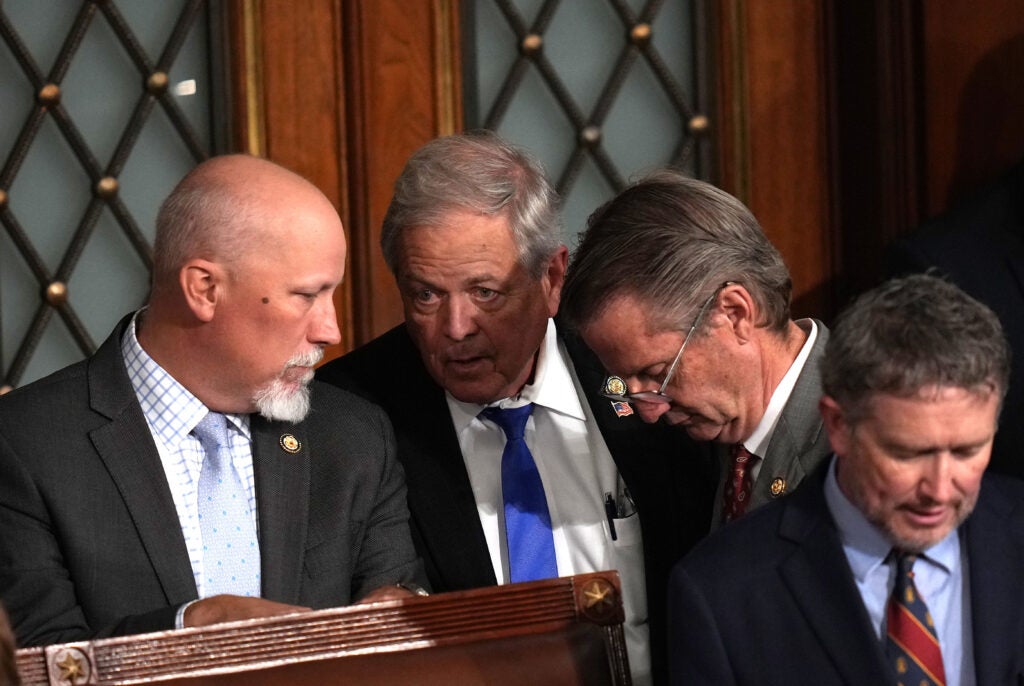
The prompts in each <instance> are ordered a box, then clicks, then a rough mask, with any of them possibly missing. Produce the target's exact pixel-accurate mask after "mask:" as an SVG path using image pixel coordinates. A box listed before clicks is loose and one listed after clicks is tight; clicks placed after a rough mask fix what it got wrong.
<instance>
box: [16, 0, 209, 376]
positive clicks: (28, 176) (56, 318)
mask: <svg viewBox="0 0 1024 686" xmlns="http://www.w3.org/2000/svg"><path fill="white" fill-rule="evenodd" d="M208 52H209V51H208V21H207V17H206V7H205V2H204V1H203V0H120V1H117V0H91V1H84V2H72V1H71V0H3V1H2V2H0V103H2V105H0V164H2V166H0V386H15V385H20V384H24V383H27V382H28V381H32V380H34V379H35V378H38V377H40V376H43V375H44V374H46V373H48V372H50V371H52V370H53V369H56V368H59V367H62V366H64V365H66V364H69V363H70V362H73V361H75V360H77V359H80V358H81V357H82V356H83V355H87V354H89V353H91V352H92V351H93V350H94V349H95V347H96V344H97V343H98V342H99V341H100V340H102V338H103V337H105V336H106V335H107V334H108V333H109V331H110V330H111V329H112V327H113V325H114V324H115V323H116V321H117V319H118V318H119V317H120V316H121V315H122V314H124V313H125V312H128V311H130V310H132V309H134V308H137V307H138V306H139V305H140V304H141V303H142V302H143V301H144V300H145V297H146V292H147V289H148V281H149V270H150V267H151V261H152V239H153V233H152V232H153V220H154V218H155V216H156V211H157V207H158V206H159V203H160V200H161V199H162V198H163V197H165V196H166V195H167V193H168V192H169V191H170V189H171V188H172V187H173V185H174V184H175V183H176V182H177V180H178V179H179V178H181V176H182V175H183V174H184V173H185V172H187V171H188V169H190V168H191V167H192V166H194V165H195V164H196V163H197V162H198V161H200V160H202V159H204V158H206V157H207V156H208V154H209V151H210V148H211V140H210V131H211V130H212V127H211V125H210V120H211V115H210V111H211V110H210V98H209V93H210V91H211V89H210V78H209V75H210V69H209V64H208V62H209V60H208V58H207V56H208Z"/></svg>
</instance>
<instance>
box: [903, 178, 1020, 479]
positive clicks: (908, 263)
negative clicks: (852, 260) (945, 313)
mask: <svg viewBox="0 0 1024 686" xmlns="http://www.w3.org/2000/svg"><path fill="white" fill-rule="evenodd" d="M932 268H934V269H936V270H938V272H939V273H940V274H942V275H944V276H947V277H949V279H950V280H952V281H953V283H955V284H956V285H958V286H960V288H962V289H964V290H965V291H966V292H967V293H968V294H970V295H971V296H972V297H974V298H977V299H978V300H980V301H981V302H983V303H985V304H986V305H988V306H989V307H991V308H992V311H993V312H995V313H996V315H997V316H998V317H999V321H1000V322H1002V324H1003V330H1004V331H1006V337H1007V339H1009V341H1010V349H1011V350H1012V351H1015V358H1016V359H1017V361H1016V363H1015V364H1014V365H1013V366H1012V368H1011V369H1010V387H1009V390H1008V391H1007V393H1006V400H1005V401H1004V403H1003V410H1002V413H1001V414H1000V422H999V431H998V432H997V433H996V441H995V444H994V445H993V446H992V461H991V463H990V465H989V469H991V470H993V471H997V472H1001V473H1004V474H1012V475H1013V476H1017V477H1020V478H1024V459H1022V458H1021V446H1024V421H1022V420H1024V316H1022V313H1024V161H1021V162H1020V163H1018V164H1017V166H1016V167H1014V168H1013V169H1011V170H1010V171H1009V172H1008V173H1007V174H1006V175H1005V176H1003V177H1002V178H1001V179H999V180H998V181H997V182H996V183H995V184H993V185H992V186H990V187H988V188H985V189H984V190H982V191H980V192H979V193H977V194H976V195H975V196H974V197H973V198H971V199H969V200H967V201H965V202H963V203H961V204H959V205H957V206H956V207H954V208H953V209H952V210H950V211H949V212H948V213H946V214H944V215H942V216H940V217H936V218H935V219H933V220H931V221H929V222H927V223H926V224H925V225H923V226H922V227H921V228H920V229H919V230H918V231H916V232H915V233H914V234H912V235H911V236H908V237H906V238H903V239H900V240H898V241H896V242H895V243H894V244H893V246H892V248H891V249H890V252H889V264H888V271H889V274H890V275H892V276H898V275H901V274H906V273H910V272H923V271H925V270H927V269H932Z"/></svg>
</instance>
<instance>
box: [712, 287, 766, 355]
mask: <svg viewBox="0 0 1024 686" xmlns="http://www.w3.org/2000/svg"><path fill="white" fill-rule="evenodd" d="M717 306H718V308H719V310H720V311H722V312H724V313H725V316H726V318H727V319H728V321H729V326H730V327H731V328H732V331H733V333H734V335H735V336H736V338H737V339H738V340H739V342H740V343H741V344H742V343H745V342H747V341H748V340H750V338H751V337H752V336H753V334H754V329H755V328H757V317H758V314H759V313H758V311H757V304H756V303H755V302H754V298H753V296H751V295H750V291H748V290H747V289H746V288H744V287H743V286H742V285H740V284H738V283H734V284H729V285H728V286H726V287H725V288H723V289H722V292H721V293H720V294H719V295H718V305H717Z"/></svg>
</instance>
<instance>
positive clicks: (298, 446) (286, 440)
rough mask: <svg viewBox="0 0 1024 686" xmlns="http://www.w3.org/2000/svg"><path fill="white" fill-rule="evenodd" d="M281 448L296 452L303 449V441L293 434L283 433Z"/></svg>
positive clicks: (292, 452)
mask: <svg viewBox="0 0 1024 686" xmlns="http://www.w3.org/2000/svg"><path fill="white" fill-rule="evenodd" d="M281 449H282V450H284V451H285V452H286V453H291V454H293V455H294V454H295V453H297V452H299V451H300V450H302V443H301V442H299V439H297V438H295V436H292V435H291V434H283V435H282V436H281Z"/></svg>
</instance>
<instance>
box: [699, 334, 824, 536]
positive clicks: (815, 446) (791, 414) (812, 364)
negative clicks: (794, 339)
mask: <svg viewBox="0 0 1024 686" xmlns="http://www.w3.org/2000/svg"><path fill="white" fill-rule="evenodd" d="M815 324H817V326H818V336H817V338H815V339H814V345H813V346H812V347H811V352H810V354H809V355H808V357H807V362H806V364H804V368H803V369H802V370H801V371H800V376H799V377H798V378H797V381H796V385H795V386H794V387H793V392H792V393H791V394H790V396H789V400H788V401H787V402H786V406H785V407H784V408H783V409H782V414H781V415H780V417H779V423H778V424H776V425H775V433H773V434H772V440H771V442H770V443H769V444H768V450H767V452H766V454H765V455H764V456H763V459H764V462H762V464H761V471H760V473H759V474H758V477H757V482H756V483H755V484H754V489H753V492H752V493H751V494H750V504H749V505H748V506H747V508H748V510H747V511H748V512H749V511H750V510H752V509H754V508H756V507H760V506H761V505H764V504H765V503H768V502H771V501H772V500H775V499H776V498H778V497H780V496H782V495H785V494H786V493H789V492H791V491H792V490H794V489H795V488H796V487H797V486H798V485H799V484H800V482H801V481H803V480H804V478H805V477H806V476H807V475H808V474H811V473H812V472H813V471H814V470H815V468H817V466H818V465H819V464H820V463H821V461H822V460H824V459H825V458H826V457H827V456H828V454H829V453H830V452H831V449H830V448H829V443H828V434H827V433H826V432H825V425H824V422H823V421H822V419H821V413H820V412H819V411H818V401H819V400H821V393H822V391H821V358H822V357H823V356H824V355H825V344H826V343H828V335H829V334H828V328H826V326H825V325H824V324H822V323H821V322H819V321H817V320H815ZM716 452H718V453H719V456H720V458H721V459H725V460H727V459H728V457H727V453H728V451H727V450H725V449H719V450H718V451H716ZM728 472H729V466H728V465H725V467H724V468H723V469H722V472H721V473H722V474H723V476H722V478H720V479H719V484H718V497H717V498H715V517H714V522H715V524H714V526H717V523H718V522H720V521H721V512H722V489H723V487H724V485H725V480H724V479H725V476H726V475H728ZM780 478H781V479H782V480H783V483H784V484H785V489H784V490H783V491H782V492H780V493H772V482H773V481H775V480H776V479H780Z"/></svg>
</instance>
